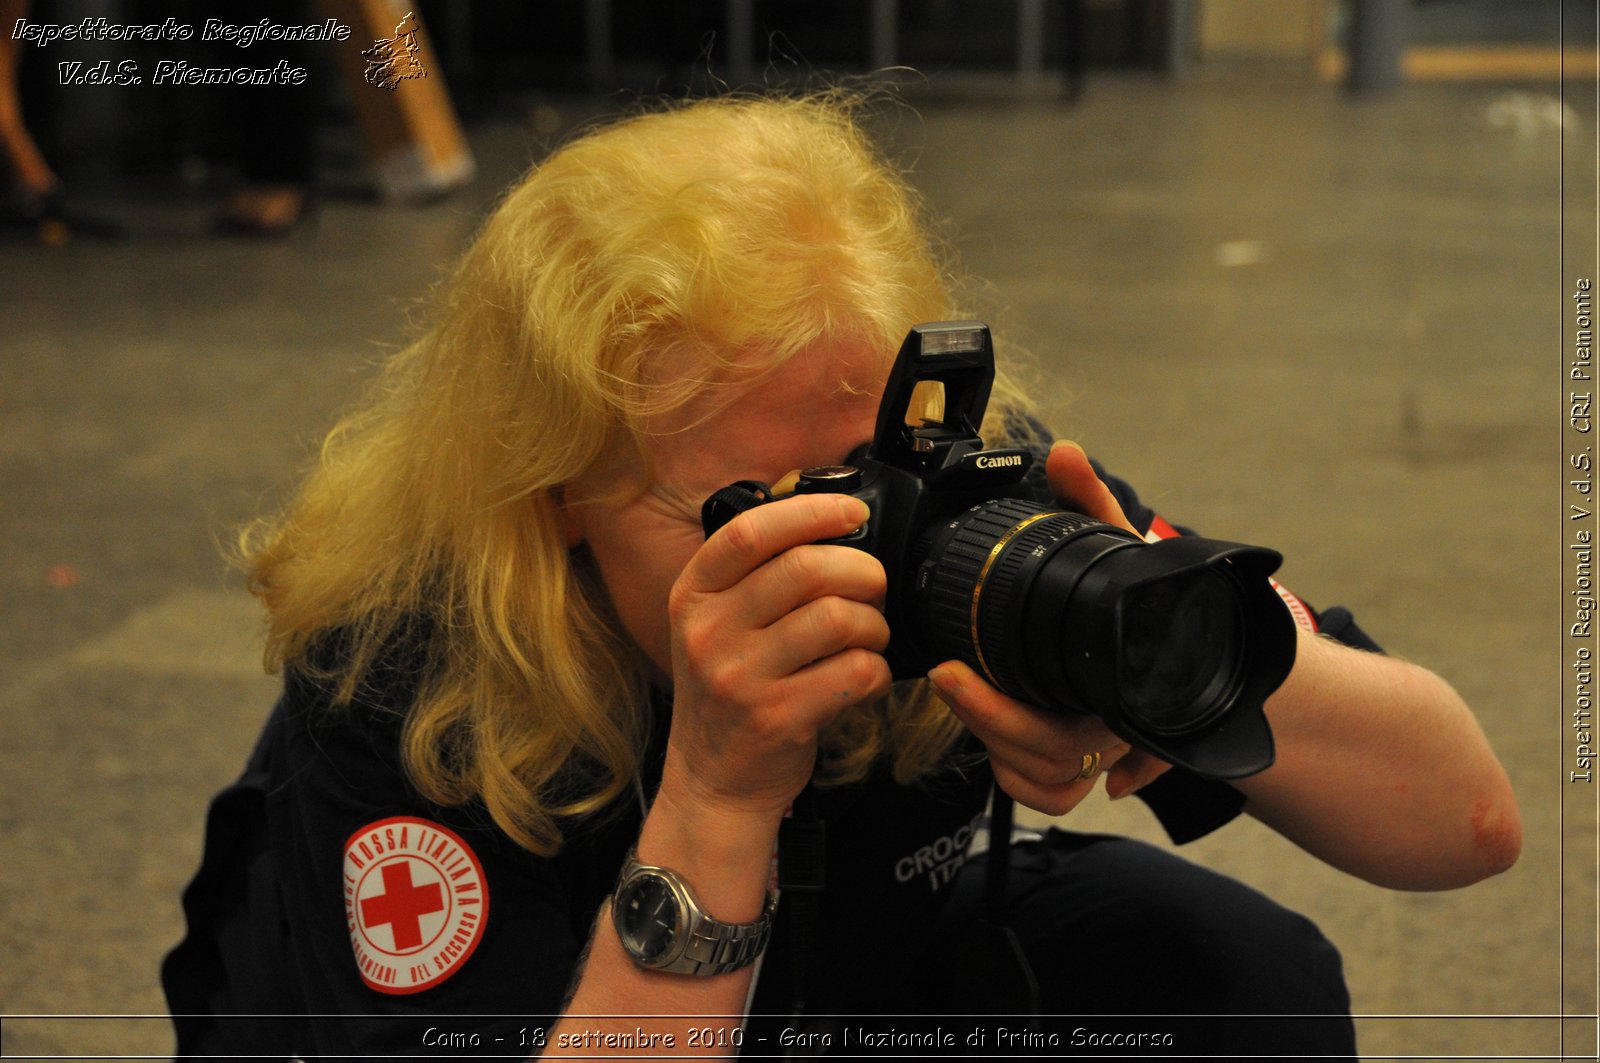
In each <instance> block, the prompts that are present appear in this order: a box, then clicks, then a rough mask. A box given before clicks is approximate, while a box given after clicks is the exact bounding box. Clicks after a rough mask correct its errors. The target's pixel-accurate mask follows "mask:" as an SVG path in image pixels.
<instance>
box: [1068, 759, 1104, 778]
mask: <svg viewBox="0 0 1600 1063" xmlns="http://www.w3.org/2000/svg"><path fill="white" fill-rule="evenodd" d="M1099 774H1100V754H1098V753H1085V754H1084V755H1083V768H1082V769H1081V770H1080V771H1079V772H1078V776H1077V780H1074V781H1079V780H1083V779H1092V778H1094V777H1095V776H1096V775H1099Z"/></svg>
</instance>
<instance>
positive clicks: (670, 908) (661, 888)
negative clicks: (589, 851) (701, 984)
mask: <svg viewBox="0 0 1600 1063" xmlns="http://www.w3.org/2000/svg"><path fill="white" fill-rule="evenodd" d="M777 906H778V897H777V894H776V893H772V892H770V891H769V892H768V894H767V906H766V907H765V908H764V909H762V912H761V915H760V917H759V918H757V919H756V921H755V922H753V923H723V922H718V921H717V920H715V919H713V918H711V916H709V915H707V914H706V913H705V912H704V910H702V909H701V907H700V902H699V901H698V899H696V897H695V895H694V891H693V890H692V889H690V888H689V884H688V883H687V882H685V881H684V880H683V878H682V877H681V876H680V875H679V874H678V873H677V872H676V871H670V870H668V869H667V868H664V867H653V866H651V865H649V864H641V863H640V862H639V854H638V852H637V850H629V852H628V857H627V859H626V860H624V861H623V862H622V874H621V875H620V876H618V878H617V889H616V892H615V893H613V894H612V895H611V921H612V923H613V924H614V925H615V926H616V928H617V937H619V938H621V939H622V947H623V948H625V949H627V950H628V955H630V956H632V957H633V962H635V963H637V964H638V965H639V966H640V967H647V968H649V969H651V970H654V971H668V972H670V973H672V974H692V975H697V976H699V977H702V978H708V977H710V976H712V975H717V974H727V973H728V972H729V971H737V970H738V969H739V968H741V967H745V966H748V965H749V964H751V963H754V962H755V959H756V957H757V956H759V955H761V952H762V950H763V949H765V948H766V947H767V939H768V938H770V937H771V936H772V913H773V911H774V910H775V909H776V908H777Z"/></svg>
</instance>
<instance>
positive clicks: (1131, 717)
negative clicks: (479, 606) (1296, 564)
mask: <svg viewBox="0 0 1600 1063" xmlns="http://www.w3.org/2000/svg"><path fill="white" fill-rule="evenodd" d="M993 382H994V348H993V347H992V345H991V343H990V339H989V328H988V326H987V325H984V324H982V323H979V322H975V321H954V322H941V323H937V324H927V325H918V326H917V327H915V328H913V329H912V330H911V332H910V334H909V335H907V336H906V340H905V343H904V344H903V345H902V346H901V348H900V354H899V356H898V357H897V358H896V359H895V363H894V368H893V369H892V370H891V371H890V374H889V382H888V385H887V387H886V388H885V390H884V395H883V402H882V404H881V405H880V406H879V408H878V421H877V428H876V433H875V435H874V437H873V440H872V442H871V443H869V444H866V445H864V446H862V447H861V448H859V449H858V450H857V451H856V452H855V453H854V454H852V455H851V456H850V458H849V464H848V465H830V466H822V467H819V468H812V469H806V470H804V471H803V472H802V473H801V475H800V481H799V484H798V486H797V487H796V488H795V491H796V493H805V492H820V491H832V492H839V493H844V494H851V495H855V496H856V497H857V498H860V499H861V500H863V501H864V502H866V503H867V504H868V505H869V506H870V507H871V509H872V516H871V517H870V518H869V519H868V521H867V523H866V524H865V525H863V526H862V527H861V528H860V529H859V530H858V531H856V532H855V533H854V534H852V535H851V536H849V537H848V538H845V539H839V540H833V541H834V542H838V543H841V544H843V545H847V546H853V547H857V548H859V549H861V550H865V551H867V552H868V553H870V554H872V555H873V556H874V557H876V558H877V559H878V560H879V561H881V562H883V566H884V569H885V571H886V572H887V574H888V581H889V583H888V594H887V598H886V601H885V605H884V613H885V615H886V617H887V619H888V622H889V630H890V632H891V641H890V643H889V648H888V650H887V651H886V653H885V657H886V658H887V660H888V662H889V666H890V668H891V670H892V672H893V674H894V676H895V678H896V679H908V678H913V677H916V676H921V675H925V674H926V673H927V671H928V669H930V668H932V667H933V666H934V665H936V664H938V663H939V662H941V661H945V660H951V659H960V660H962V661H965V662H966V663H967V664H969V665H971V666H972V667H973V668H974V669H976V670H977V671H978V672H979V673H980V674H982V675H983V676H985V677H987V678H988V680H989V682H991V683H992V684H994V685H995V686H996V687H998V688H999V689H1001V690H1003V691H1005V692H1006V693H1007V694H1010V695H1011V696H1012V697H1014V698H1017V699H1018V700H1021V701H1025V702H1027V703H1029V704H1031V705H1036V706H1039V707H1040V708H1044V709H1049V710H1053V711H1058V712H1080V713H1093V714H1094V715H1096V716H1098V717H1100V718H1101V719H1102V720H1104V721H1105V723H1106V724H1107V726H1109V727H1110V728H1111V730H1113V731H1115V732H1116V733H1117V734H1118V735H1120V736H1121V737H1122V738H1123V739H1125V740H1126V741H1128V742H1131V743H1133V744H1134V745H1136V746H1139V747H1141V748H1144V749H1147V750H1149V751H1151V752H1152V753H1154V754H1156V755H1157V756H1159V757H1161V758H1162V759H1164V760H1167V761H1169V762H1171V763H1173V764H1178V765H1182V766H1183V767H1186V768H1189V769H1191V770H1193V771H1195V772H1198V773H1199V774H1201V775H1204V776H1208V777H1211V778H1217V779H1235V778H1240V777H1242V776H1246V775H1252V774H1254V773H1256V772H1259V771H1261V770H1262V769H1264V768H1266V767H1268V766H1269V765H1270V764H1271V763H1272V758H1273V745H1272V732H1271V730H1270V729H1269V728H1268V726H1267V720H1266V716H1265V714H1264V713H1263V711H1262V704H1263V702H1264V701H1265V700H1266V698H1267V695H1269V694H1271V693H1272V692H1273V691H1274V690H1276V689H1277V688H1278V686H1279V684H1281V683H1282V682H1283V680H1284V679H1285V677H1287V676H1288V674H1289V669H1290V668H1291V666H1292V665H1293V664H1294V652H1295V628H1294V620H1293V619H1292V618H1291V617H1290V615H1289V611H1288V609H1287V607H1286V606H1285V605H1284V603H1283V601H1282V599H1281V598H1279V597H1278V594H1277V592H1276V591H1275V590H1274V589H1273V587H1272V585H1271V582H1270V581H1269V580H1268V578H1267V577H1268V576H1270V575H1271V574H1272V573H1273V572H1274V571H1276V570H1277V568H1278V565H1279V564H1280V563H1281V562H1282V560H1283V559H1282V557H1281V556H1280V555H1279V554H1278V553H1277V552H1275V551H1272V550H1267V549H1263V548H1261V547H1257V546H1243V545H1240V544H1238V543H1227V542H1218V541H1216V540H1213V539H1201V538H1198V537H1194V536H1182V537H1179V538H1175V539H1164V540H1161V541H1159V542H1155V543H1146V542H1145V541H1144V540H1142V539H1140V538H1138V537H1137V536H1134V535H1132V534H1131V533H1129V532H1127V531H1124V530H1123V529H1121V528H1116V527H1113V526H1111V525H1108V524H1103V523H1101V522H1099V521H1097V520H1093V519H1091V518H1089V517H1086V516H1084V515H1082V514H1080V513H1073V512H1069V511H1065V510H1061V509H1057V508H1054V507H1052V506H1049V505H1044V504H1041V503H1040V502H1038V501H1036V500H1035V499H1036V498H1037V497H1038V496H1039V494H1040V493H1041V487H1040V485H1041V484H1042V478H1041V477H1040V476H1038V474H1037V473H1036V474H1035V475H1034V476H1033V477H1032V478H1031V480H1032V483H1029V482H1028V480H1029V478H1028V471H1029V469H1030V468H1031V467H1032V466H1033V464H1034V461H1035V455H1034V454H1033V453H1031V452H1030V451H1027V450H1022V449H1014V448H1013V449H995V450H985V449H984V446H983V440H982V439H981V438H979V436H978V425H979V424H980V423H981V422H982V420H983V412H984V409H985V407H986V406H987V405H988V402H989V390H990V387H991V386H992V385H993ZM919 384H934V385H937V386H939V387H941V388H942V390H943V399H944V405H943V415H942V416H941V417H940V418H939V419H937V420H923V421H922V422H921V423H920V424H916V425H912V424H908V423H907V420H906V417H907V412H908V410H909V408H910V406H911V402H912V395H913V392H914V391H915V390H916V388H917V386H918V385H919ZM771 500H772V499H771V493H770V490H769V489H768V488H767V486H766V485H765V484H760V483H756V482H753V481H741V482H739V483H737V484H732V485H730V486H728V487H725V488H723V489H722V490H720V491H718V492H716V493H715V494H714V495H712V496H711V497H710V498H709V499H707V500H706V503H705V505H704V507H703V509H702V512H701V519H702V523H703V524H704V526H705V529H706V534H707V535H708V536H709V535H710V534H711V533H713V532H714V531H716V530H717V529H718V528H720V527H721V526H722V525H723V524H726V523H727V522H728V521H729V520H731V519H733V517H734V516H736V515H737V514H739V513H741V512H743V511H744V510H746V509H749V508H751V507H753V506H756V505H759V504H761V503H763V502H767V501H771Z"/></svg>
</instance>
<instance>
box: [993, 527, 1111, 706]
mask: <svg viewBox="0 0 1600 1063" xmlns="http://www.w3.org/2000/svg"><path fill="white" fill-rule="evenodd" d="M1024 519H1026V518H1024ZM1018 523H1020V522H1018ZM1099 523H1100V522H1099V521H1096V520H1093V519H1091V518H1089V517H1085V516H1083V515H1081V514H1078V513H1067V512H1057V513H1052V514H1050V515H1049V516H1046V517H1042V518H1040V519H1039V520H1036V521H1034V522H1033V523H1032V524H1029V525H1028V526H1027V527H1025V528H1023V529H1022V530H1020V531H1017V532H1016V533H1015V536H1014V538H1012V539H1011V541H1010V542H1008V543H1006V544H1005V546H1004V547H1003V548H1002V549H1001V551H1000V556H999V557H997V558H996V559H995V562H994V565H993V566H992V567H991V568H990V569H989V573H988V575H987V577H985V578H984V581H983V587H982V597H981V598H980V599H979V602H978V610H979V611H978V624H977V627H978V630H977V641H978V651H979V653H980V654H981V655H982V658H983V662H984V663H985V664H986V665H987V666H988V669H989V674H990V676H991V677H992V678H993V680H994V683H995V685H996V686H999V687H1001V688H1003V689H1005V690H1007V691H1008V692H1011V693H1013V694H1014V695H1020V694H1021V693H1022V692H1023V686H1022V683H1021V678H1022V677H1021V675H1020V672H1021V669H1020V667H1019V664H1018V661H1019V657H1020V653H1021V649H1022V646H1021V641H1022V640H1021V639H1019V638H1017V637H1015V633H1016V631H1017V622H1020V620H1021V617H1022V596H1023V592H1024V590H1025V589H1026V588H1025V587H1024V586H1023V585H1022V584H1023V568H1024V566H1026V565H1027V563H1028V560H1029V559H1030V558H1031V557H1032V556H1033V554H1034V551H1035V550H1038V549H1040V548H1043V547H1046V546H1049V545H1050V544H1051V543H1054V542H1057V541H1058V540H1060V539H1063V538H1065V537H1066V536H1068V535H1070V534H1072V533H1073V532H1075V531H1078V530H1079V529H1081V528H1087V527H1091V526H1093V525H1096V524H1099ZM1013 527H1015V525H1013ZM1008 621H1012V622H1011V623H1008Z"/></svg>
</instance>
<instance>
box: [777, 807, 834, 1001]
mask: <svg viewBox="0 0 1600 1063" xmlns="http://www.w3.org/2000/svg"><path fill="white" fill-rule="evenodd" d="M827 840H828V839H827V823H826V821H824V820H823V819H821V818H820V817H819V816H818V815H817V795H816V793H815V792H814V791H813V790H812V788H811V784H810V783H807V784H806V787H805V789H804V790H801V791H800V793H799V795H798V796H797V797H795V799H794V806H793V808H792V809H791V810H790V814H789V815H788V816H786V817H784V820H783V823H782V825H781V826H780V827H779V828H778V892H779V895H780V896H781V897H782V898H783V902H782V903H783V907H784V908H785V909H787V910H788V918H789V929H790V931H791V934H790V948H791V949H792V950H793V951H792V956H791V958H792V960H793V963H792V964H791V966H792V968H793V970H792V971H791V976H792V983H791V986H790V993H791V994H792V997H791V1003H792V1005H793V1008H794V1014H795V1015H796V1016H801V1015H804V1014H806V1011H807V1010H808V1009H809V1008H810V1007H811V981H812V978H813V977H814V976H815V972H816V945H817V939H818V930H819V929H820V923H821V919H822V891H823V889H824V888H825V887H826V886H827Z"/></svg>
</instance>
